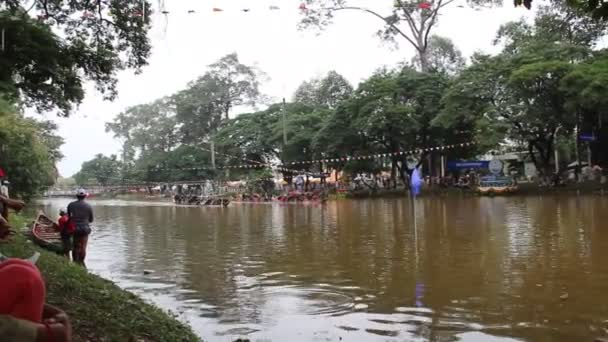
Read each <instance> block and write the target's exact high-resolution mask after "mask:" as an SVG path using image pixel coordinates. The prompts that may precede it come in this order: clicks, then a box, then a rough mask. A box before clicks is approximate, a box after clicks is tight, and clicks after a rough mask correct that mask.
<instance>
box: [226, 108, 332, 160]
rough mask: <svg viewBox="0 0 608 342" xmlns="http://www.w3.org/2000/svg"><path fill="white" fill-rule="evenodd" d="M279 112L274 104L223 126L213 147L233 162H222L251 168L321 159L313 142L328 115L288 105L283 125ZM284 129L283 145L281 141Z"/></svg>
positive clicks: (322, 110)
mask: <svg viewBox="0 0 608 342" xmlns="http://www.w3.org/2000/svg"><path fill="white" fill-rule="evenodd" d="M282 108H283V107H282V104H273V105H271V106H270V107H269V108H268V109H266V110H264V111H259V112H255V113H250V114H241V115H239V116H238V117H237V118H235V119H232V120H230V121H228V122H226V124H225V125H224V126H222V128H221V129H220V131H219V132H218V133H217V134H216V147H217V148H218V151H221V152H222V153H224V154H226V155H230V156H234V157H235V158H232V159H226V160H225V161H224V162H227V163H232V164H236V163H240V164H242V163H247V164H252V163H254V162H258V163H270V162H273V161H276V160H282V161H283V162H284V163H287V162H290V161H295V160H310V159H313V158H314V157H316V156H320V152H321V151H320V150H317V149H315V148H314V147H313V145H312V139H313V137H314V135H315V132H317V131H318V130H320V129H321V127H322V125H323V123H324V122H325V120H326V118H327V117H328V116H329V115H330V111H329V110H327V109H318V108H314V107H311V106H308V105H304V104H301V103H288V104H286V105H285V122H283V112H282V110H283V109H282ZM283 127H285V133H286V137H287V141H286V144H285V143H284V141H283ZM228 165H229V164H228ZM297 168H299V169H308V168H310V165H309V164H306V165H298V166H297Z"/></svg>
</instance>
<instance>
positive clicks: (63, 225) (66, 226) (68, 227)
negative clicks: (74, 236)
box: [57, 215, 76, 234]
mask: <svg viewBox="0 0 608 342" xmlns="http://www.w3.org/2000/svg"><path fill="white" fill-rule="evenodd" d="M57 224H58V225H59V229H60V230H61V231H62V232H66V233H70V234H71V233H73V232H74V231H75V230H76V226H75V225H74V223H73V222H71V221H70V218H69V216H68V215H63V216H60V217H59V220H58V221H57Z"/></svg>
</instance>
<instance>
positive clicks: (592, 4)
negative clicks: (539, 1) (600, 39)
mask: <svg viewBox="0 0 608 342" xmlns="http://www.w3.org/2000/svg"><path fill="white" fill-rule="evenodd" d="M513 3H514V4H515V6H522V5H523V6H524V7H526V8H527V9H531V8H532V0H513ZM554 3H556V4H559V5H564V4H565V5H567V6H569V7H571V8H572V9H574V10H577V11H579V12H581V13H587V14H589V15H590V16H591V18H593V19H601V20H607V19H608V3H606V2H604V1H598V0H565V1H564V0H554Z"/></svg>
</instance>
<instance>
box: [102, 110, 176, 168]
mask: <svg viewBox="0 0 608 342" xmlns="http://www.w3.org/2000/svg"><path fill="white" fill-rule="evenodd" d="M176 126H177V118H176V117H175V104H174V102H173V101H172V100H171V99H170V98H162V99H159V100H156V101H154V102H152V103H149V104H143V105H137V106H134V107H130V108H127V110H126V111H124V112H123V113H120V114H118V115H117V116H116V117H115V118H114V120H113V121H112V122H110V123H107V124H106V131H112V132H114V137H115V138H119V139H121V140H122V141H123V162H125V163H127V164H132V163H133V162H134V158H135V155H136V153H139V154H145V153H147V152H150V151H162V152H168V151H170V150H171V149H173V148H174V147H175V146H176V145H177V143H178V142H179V140H180V136H179V134H178V129H177V128H176Z"/></svg>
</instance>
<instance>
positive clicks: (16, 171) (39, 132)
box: [0, 99, 63, 199]
mask: <svg viewBox="0 0 608 342" xmlns="http://www.w3.org/2000/svg"><path fill="white" fill-rule="evenodd" d="M55 130H56V127H55V125H54V124H53V123H51V122H47V121H36V120H34V119H29V118H24V117H23V116H22V115H21V114H19V113H17V111H16V109H15V108H13V107H12V106H11V105H10V104H9V103H8V102H6V101H4V100H1V99H0V167H2V168H3V169H4V170H5V171H6V173H7V176H8V178H9V180H10V182H11V196H12V197H22V198H24V199H28V198H30V197H31V196H33V195H34V194H36V193H38V192H39V191H41V190H42V189H44V188H45V187H48V186H50V185H52V184H53V183H54V181H55V178H56V177H57V170H56V169H55V163H56V162H58V161H59V159H61V158H62V155H61V153H60V152H59V147H60V146H61V144H62V143H63V140H62V139H61V138H60V137H58V136H56V135H55Z"/></svg>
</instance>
